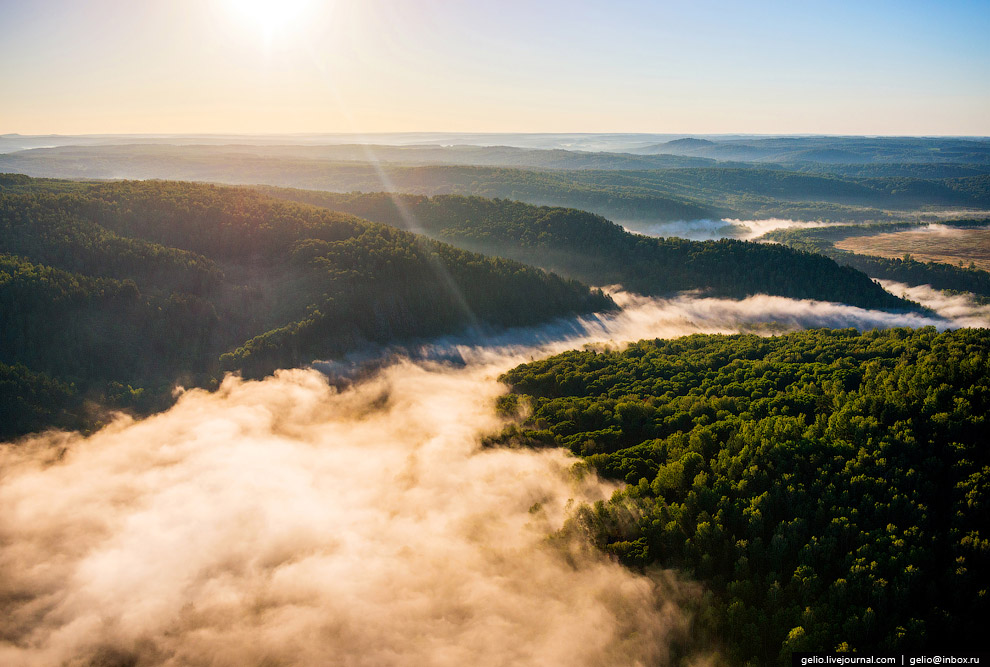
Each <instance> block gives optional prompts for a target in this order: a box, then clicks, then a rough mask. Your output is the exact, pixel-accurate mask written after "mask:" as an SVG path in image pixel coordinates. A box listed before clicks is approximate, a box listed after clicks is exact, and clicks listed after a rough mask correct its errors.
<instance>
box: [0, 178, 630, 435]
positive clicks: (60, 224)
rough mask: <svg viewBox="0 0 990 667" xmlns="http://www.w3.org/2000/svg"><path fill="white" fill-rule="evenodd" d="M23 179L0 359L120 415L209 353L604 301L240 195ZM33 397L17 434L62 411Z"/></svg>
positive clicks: (521, 319)
mask: <svg viewBox="0 0 990 667" xmlns="http://www.w3.org/2000/svg"><path fill="white" fill-rule="evenodd" d="M32 183H34V181H32V180H31V179H24V178H23V177H16V176H13V177H11V176H4V177H3V179H2V180H0V312H2V313H3V318H2V320H0V363H4V364H23V365H24V366H25V367H26V368H27V369H30V371H31V372H33V373H43V374H45V375H47V376H50V377H51V378H55V379H56V380H58V381H63V382H66V383H74V384H75V386H76V387H77V388H78V391H79V392H81V393H82V394H84V395H92V396H93V397H94V398H96V399H98V400H100V401H103V402H107V403H109V404H111V405H115V406H119V407H128V408H133V409H135V410H139V411H146V410H151V409H158V408H160V407H163V406H164V405H167V403H168V398H169V396H170V390H171V387H172V385H173V384H174V383H176V382H181V383H183V384H194V385H208V384H210V383H211V382H212V380H213V379H214V378H215V375H216V373H217V372H218V371H219V370H220V369H219V363H220V362H219V358H220V356H221V355H224V356H223V364H224V370H241V371H244V372H245V373H247V374H249V375H252V376H258V375H262V374H265V373H270V372H271V371H272V370H274V369H276V368H279V367H287V366H295V365H298V364H302V363H308V362H309V361H311V360H312V359H314V358H317V357H320V356H330V355H334V354H339V353H342V352H345V351H347V350H350V349H353V348H354V347H355V346H357V345H361V344H364V343H367V342H394V341H401V340H403V339H410V338H418V337H424V336H432V335H437V334H446V333H454V332H457V331H460V330H462V329H464V328H466V327H471V326H489V327H506V326H516V325H530V324H536V323H539V322H544V321H547V320H550V319H553V318H556V317H563V316H567V315H571V314H575V313H584V312H590V311H593V310H607V309H610V308H614V304H612V302H611V300H610V299H608V297H606V296H604V295H603V294H602V293H601V292H600V291H598V290H594V291H591V290H589V289H588V288H587V287H585V286H583V285H581V284H579V283H576V282H574V281H571V280H565V279H563V278H560V277H558V276H556V275H552V274H547V273H545V272H543V271H541V270H539V269H533V268H530V267H527V266H523V265H521V264H518V263H516V262H512V261H508V260H503V259H495V258H488V257H483V256H480V255H476V254H473V253H470V252H466V251H463V250H458V249H456V248H453V247H450V246H447V245H444V244H441V243H437V242H435V241H430V240H427V239H425V238H422V237H418V236H416V235H414V234H411V233H409V232H405V231H401V230H398V229H395V228H392V227H388V226H384V225H380V224H373V223H370V222H367V221H364V220H359V219H357V218H354V217H352V216H349V215H343V214H339V213H333V212H331V211H328V210H326V209H319V208H314V207H310V206H305V205H300V204H294V203H288V202H284V201H280V200H273V199H270V198H268V197H265V196H263V195H260V194H258V193H256V192H251V191H247V190H236V189H232V188H223V187H216V186H210V185H194V184H189V183H173V182H158V181H154V182H141V183H135V182H118V183H105V184H95V185H94V184H88V185H85V186H84V187H80V185H79V184H67V185H66V187H65V191H60V190H59V182H55V181H40V182H38V183H37V190H38V191H37V192H35V193H32V192H31V185H32ZM25 377H27V376H25ZM31 377H34V376H31ZM24 386H27V385H26V384H25V385H24ZM53 396H54V394H53ZM39 405H41V408H42V409H43V410H42V412H37V411H35V412H30V411H28V412H26V413H25V414H26V416H25V418H24V419H23V420H21V421H19V422H16V423H17V424H21V426H20V427H17V428H27V427H28V426H30V425H37V424H40V423H42V422H43V419H41V417H40V416H39V415H42V414H49V415H55V414H56V413H58V410H59V408H58V406H59V405H60V403H59V402H58V401H55V400H54V399H53V402H52V404H51V406H48V407H50V408H51V410H50V411H49V412H47V413H46V412H44V409H47V408H46V407H45V405H44V403H43V402H42V404H39ZM29 413H30V414H29ZM30 415H35V416H33V417H32V416H30ZM11 423H15V422H11ZM53 423H54V422H53ZM31 427H32V428H33V427H34V426H31ZM10 428H11V429H13V430H11V431H10V433H14V432H18V431H17V429H16V428H14V427H10Z"/></svg>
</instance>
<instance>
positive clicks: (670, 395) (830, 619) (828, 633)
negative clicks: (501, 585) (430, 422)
mask: <svg viewBox="0 0 990 667" xmlns="http://www.w3.org/2000/svg"><path fill="white" fill-rule="evenodd" d="M502 379H503V381H504V382H506V383H508V384H509V385H510V387H511V388H512V390H513V392H514V393H512V394H509V395H507V396H505V397H503V398H502V399H500V401H501V408H502V409H503V410H504V411H505V412H506V413H508V414H516V412H517V411H520V410H522V409H523V406H524V405H525V406H526V409H525V410H524V413H525V414H528V415H529V416H528V417H526V418H525V420H524V422H523V423H522V425H521V427H510V428H509V429H507V430H506V432H505V433H504V434H502V435H501V436H500V437H499V438H497V439H496V440H498V441H501V442H517V443H518V442H522V443H526V444H531V445H537V446H542V445H559V446H564V447H568V448H570V449H571V451H573V452H574V453H575V454H578V455H580V456H582V457H584V458H585V460H586V461H587V463H588V464H590V465H591V466H593V467H594V468H595V469H596V470H597V471H598V472H599V473H600V474H602V475H605V476H607V477H611V478H614V479H618V480H623V481H625V482H626V483H627V485H628V486H627V487H626V488H625V490H624V491H622V492H620V493H617V494H616V495H615V496H614V497H613V498H612V499H611V501H609V502H607V503H598V504H597V505H595V506H593V507H586V508H585V509H584V510H583V511H582V512H581V513H580V514H579V516H578V518H577V519H576V520H574V521H573V522H572V523H571V525H569V526H568V528H567V530H580V531H583V532H586V533H587V534H588V535H589V536H590V537H591V538H592V539H593V540H594V541H595V543H596V544H598V545H599V546H601V547H602V548H604V549H606V550H607V551H609V552H611V553H613V554H615V555H616V556H617V557H618V558H620V559H621V560H622V561H623V562H625V563H627V564H629V565H630V566H633V567H653V566H662V567H668V568H678V569H680V570H683V571H685V572H687V573H689V574H690V576H692V577H696V578H698V579H700V580H701V581H703V582H704V583H705V586H706V590H707V593H706V597H705V601H704V610H703V612H702V614H701V616H700V617H699V620H698V628H697V632H698V633H699V635H698V636H699V637H700V639H699V641H702V643H705V642H710V643H712V644H714V645H715V646H718V647H719V649H720V650H721V651H723V652H725V654H726V655H727V656H728V657H729V663H730V664H754V665H755V664H775V663H776V664H780V665H788V664H790V659H789V653H790V652H791V651H800V650H814V651H847V650H856V649H871V650H889V651H895V650H896V651H918V650H921V649H925V648H944V647H951V648H952V649H953V650H966V649H971V650H975V649H978V648H980V645H981V642H982V641H983V633H984V631H985V619H986V618H988V616H990V608H988V604H990V602H988V600H990V596H988V595H987V591H988V585H990V512H988V503H990V442H988V433H990V430H988V428H987V423H986V421H987V414H988V412H990V332H988V331H986V330H966V329H964V330H958V331H952V332H947V333H941V334H940V333H937V332H936V331H935V330H934V329H931V328H926V329H920V330H905V329H900V330H890V331H870V332H866V333H859V332H857V331H855V330H812V331H804V332H799V333H793V334H789V335H785V336H781V337H768V338H764V337H759V336H755V335H734V336H707V335H695V336H689V337H686V338H680V339H675V340H657V341H644V342H640V343H638V344H634V345H632V346H630V347H629V348H628V349H626V350H625V351H621V352H615V351H609V350H607V349H606V350H605V351H600V350H599V351H596V350H585V351H573V352H567V353H565V354H562V355H559V356H556V357H553V358H549V359H545V360H542V361H537V362H534V363H530V364H527V365H524V366H520V367H518V368H516V369H514V370H512V371H510V372H508V373H506V374H505V375H504V376H503V378H502Z"/></svg>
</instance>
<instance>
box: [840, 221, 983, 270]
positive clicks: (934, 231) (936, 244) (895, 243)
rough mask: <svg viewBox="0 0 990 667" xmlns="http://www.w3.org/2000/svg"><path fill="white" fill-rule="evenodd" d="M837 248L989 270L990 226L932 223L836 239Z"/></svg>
mask: <svg viewBox="0 0 990 667" xmlns="http://www.w3.org/2000/svg"><path fill="white" fill-rule="evenodd" d="M835 247H836V248H841V249H842V250H850V251H852V252H855V253H859V254H863V255H878V256H880V257H890V258H896V257H903V256H904V254H905V253H909V254H910V255H911V256H912V257H914V258H915V259H917V260H920V261H925V262H944V263H946V264H959V263H960V262H962V263H963V265H965V266H969V263H970V262H972V263H974V264H975V265H976V266H977V268H980V269H983V270H985V271H990V229H954V228H951V227H944V226H941V225H931V226H930V227H927V228H925V229H924V230H921V231H908V232H893V233H890V234H877V235H876V236H854V237H850V238H847V239H843V240H841V241H838V242H837V243H836V244H835Z"/></svg>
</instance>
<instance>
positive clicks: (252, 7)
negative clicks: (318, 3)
mask: <svg viewBox="0 0 990 667" xmlns="http://www.w3.org/2000/svg"><path fill="white" fill-rule="evenodd" d="M311 5H312V0H227V6H228V7H229V8H230V10H231V13H232V14H234V15H235V16H237V17H238V18H240V19H241V20H242V21H243V22H244V23H246V24H248V25H249V26H251V27H253V28H256V29H258V30H260V31H261V32H262V33H263V34H264V35H266V36H267V37H271V36H273V35H276V34H279V33H282V32H285V31H286V30H288V29H289V28H291V27H293V26H296V25H300V24H301V23H302V21H303V20H304V18H305V16H306V14H307V10H308V9H309V8H310V6H311Z"/></svg>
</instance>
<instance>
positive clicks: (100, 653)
mask: <svg viewBox="0 0 990 667" xmlns="http://www.w3.org/2000/svg"><path fill="white" fill-rule="evenodd" d="M617 301H618V303H620V304H621V305H622V307H623V310H622V311H621V312H619V313H617V314H614V315H605V316H597V317H592V318H584V319H582V320H579V321H575V322H573V323H572V324H570V325H569V326H566V327H565V326H563V325H557V326H555V327H548V328H540V329H533V330H529V331H528V332H527V331H522V330H520V331H519V332H518V333H516V334H515V335H514V336H513V337H511V338H503V339H501V340H497V341H496V342H495V344H494V346H492V345H478V344H467V343H465V342H463V341H462V342H458V341H449V340H448V341H437V342H436V343H433V344H427V345H424V346H423V347H421V348H420V349H419V350H418V351H417V350H410V351H409V353H411V354H413V356H417V355H418V356H421V357H426V356H430V354H432V355H433V356H437V354H438V352H440V351H442V352H444V353H445V354H446V356H447V357H448V358H456V359H457V360H458V361H459V363H458V364H455V365H451V364H450V363H449V361H448V362H446V363H442V362H437V361H429V360H423V361H420V362H413V361H408V360H401V359H399V360H397V361H394V362H390V363H388V364H387V365H386V366H385V367H384V368H382V369H381V370H378V371H375V372H374V373H373V374H371V375H370V376H368V375H365V376H363V377H361V379H359V380H358V381H356V382H354V383H353V384H351V385H347V386H345V388H341V389H339V390H338V389H334V388H333V387H332V386H330V385H329V384H328V381H327V379H326V378H325V377H324V376H323V375H321V374H320V373H318V372H316V371H305V370H295V371H279V373H277V374H276V375H275V376H274V377H271V378H268V379H265V380H262V381H254V382H246V381H242V380H239V379H237V378H235V377H228V378H227V379H226V380H224V382H223V384H222V385H221V386H220V387H219V389H217V390H216V391H215V392H212V393H210V392H205V391H202V390H191V391H187V392H186V393H185V394H183V395H182V396H181V397H180V398H179V401H178V403H177V404H176V405H175V406H174V407H172V408H171V409H170V410H168V411H167V412H165V413H162V414H160V415H157V416H154V417H151V418H148V419H145V420H140V421H133V420H132V419H130V418H127V417H123V416H120V417H118V418H116V419H115V420H114V421H113V422H112V423H111V424H110V425H109V426H107V427H106V428H104V429H103V430H101V431H99V432H98V433H96V434H95V435H93V436H91V437H88V438H84V437H81V436H79V435H73V434H67V433H52V434H47V435H40V436H36V437H32V438H29V439H27V440H23V441H20V442H18V443H15V444H9V445H4V446H3V449H2V463H0V465H2V467H3V470H4V477H3V484H2V486H0V508H2V511H0V517H3V518H2V520H0V531H2V535H3V538H4V539H3V541H2V543H3V544H4V546H3V547H0V563H2V565H3V569H4V571H5V573H6V576H5V578H4V580H3V581H4V583H3V589H4V590H3V599H4V600H6V601H7V602H5V603H4V604H5V612H6V613H5V615H4V621H3V622H2V627H0V632H2V637H3V639H4V643H3V644H2V645H0V657H2V659H3V662H4V664H10V665H42V664H52V663H56V664H57V663H62V662H66V661H68V662H71V663H76V662H78V663H79V664H89V663H93V662H95V663H99V664H120V663H128V664H152V663H153V664H221V665H222V664H231V665H233V664H245V663H255V662H263V661H265V660H268V661H275V662H289V663H314V662H319V663H324V664H369V665H370V664H396V665H398V664H404V665H406V664H431V665H433V664H463V663H464V662H470V663H472V664H503V663H504V662H505V660H506V657H507V656H508V657H509V658H510V659H511V661H512V662H514V663H516V664H533V665H537V664H546V663H547V662H554V663H559V662H567V663H568V664H601V663H602V662H606V663H615V662H621V663H624V664H649V663H652V662H656V661H661V662H663V661H665V660H666V659H667V656H669V655H671V650H673V651H674V654H676V655H687V656H692V659H697V660H718V659H720V658H719V656H718V655H713V654H717V652H718V650H717V647H712V646H708V645H705V644H704V643H702V642H698V641H696V639H692V635H691V632H690V630H691V628H692V627H693V623H694V622H695V621H693V620H692V619H694V615H695V614H696V613H697V610H698V608H699V604H700V602H699V601H700V599H701V595H702V588H701V587H700V585H699V584H698V583H697V582H695V581H691V580H688V579H685V578H684V577H683V575H678V574H675V573H673V572H668V571H662V570H650V571H647V572H643V573H635V572H631V571H629V570H626V569H624V568H622V567H621V566H620V565H618V564H616V563H613V562H610V561H609V560H608V559H607V558H606V557H605V556H604V555H602V554H601V553H599V552H597V551H596V550H595V549H594V548H592V547H591V545H590V544H589V543H588V541H587V539H588V538H586V537H584V535H583V533H582V532H580V531H575V530H573V529H565V530H563V531H562V532H558V531H561V529H562V527H564V526H565V523H566V522H565V520H566V519H567V517H569V516H574V513H575V512H576V511H577V509H578V507H579V505H580V504H581V503H588V502H594V501H596V500H600V499H607V498H608V497H609V496H610V495H611V494H612V492H613V490H614V489H616V488H618V487H617V486H616V485H615V483H613V482H606V481H600V480H599V479H598V477H597V476H596V475H595V474H594V473H593V472H591V471H588V470H587V469H584V468H581V467H580V466H577V467H575V460H574V459H573V458H571V457H569V456H568V455H565V454H563V453H561V450H557V449H550V450H546V449H539V450H530V449H519V448H514V449H505V448H502V447H494V448H493V447H491V446H486V445H484V441H483V439H484V437H485V436H488V435H491V434H494V433H495V432H497V431H498V430H499V429H500V428H501V427H502V426H503V425H504V424H505V423H506V422H505V419H506V418H505V417H500V416H498V415H497V414H496V411H495V399H496V398H497V397H498V396H499V395H500V394H502V393H503V392H504V391H505V388H504V386H502V385H500V384H499V383H497V382H496V380H495V378H496V376H497V375H498V374H499V373H501V372H504V371H505V370H507V369H509V368H511V367H512V366H514V365H515V364H517V363H520V362H523V361H527V360H530V359H533V358H540V357H543V356H545V355H547V354H550V353H553V352H559V351H563V350H566V349H570V348H573V347H580V346H582V345H588V344H592V345H601V344H607V345H609V346H611V347H612V349H615V346H616V345H620V346H621V345H622V344H623V343H625V342H627V341H632V340H638V339H639V338H643V337H650V338H652V337H663V338H669V337H674V336H679V335H683V334H688V333H693V332H721V333H730V332H734V331H739V330H750V331H762V332H771V331H775V332H783V331H787V330H793V329H795V328H802V327H809V326H810V327H820V326H829V327H844V326H856V327H859V328H861V329H866V328H870V327H874V326H879V327H889V326H925V325H935V326H937V327H938V328H940V329H941V328H945V327H948V326H957V324H956V323H955V322H954V320H953V319H951V318H952V317H953V316H955V315H954V314H953V313H952V312H951V311H950V312H948V315H949V317H948V318H941V317H937V316H924V315H919V314H903V315H894V314H886V313H882V312H878V311H866V310H863V309H858V308H854V307H848V306H840V305H835V304H827V303H816V302H802V301H794V300H789V299H784V298H780V297H753V298H750V299H746V300H743V301H732V300H718V299H699V298H696V297H680V298H676V299H673V300H654V299H646V298H643V297H636V296H632V295H624V294H621V293H620V294H618V295H617ZM984 317H985V315H984ZM562 331H566V332H568V333H564V334H562V333H561V332H562ZM537 341H542V342H537ZM425 348H440V349H439V350H438V349H433V350H427V349H425ZM392 354H395V350H393V351H392ZM97 480H98V481H97ZM39 496H43V497H45V498H46V501H45V503H44V504H39V503H37V502H36V499H37V498H38V497H39ZM567 525H570V524H567ZM551 534H554V535H556V537H554V538H553V539H551V540H549V541H548V539H547V536H548V535H551ZM39 563H45V566H44V567H41V568H39V567H38V564H39ZM495 649H497V651H496V650H495ZM101 661H102V662H101Z"/></svg>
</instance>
